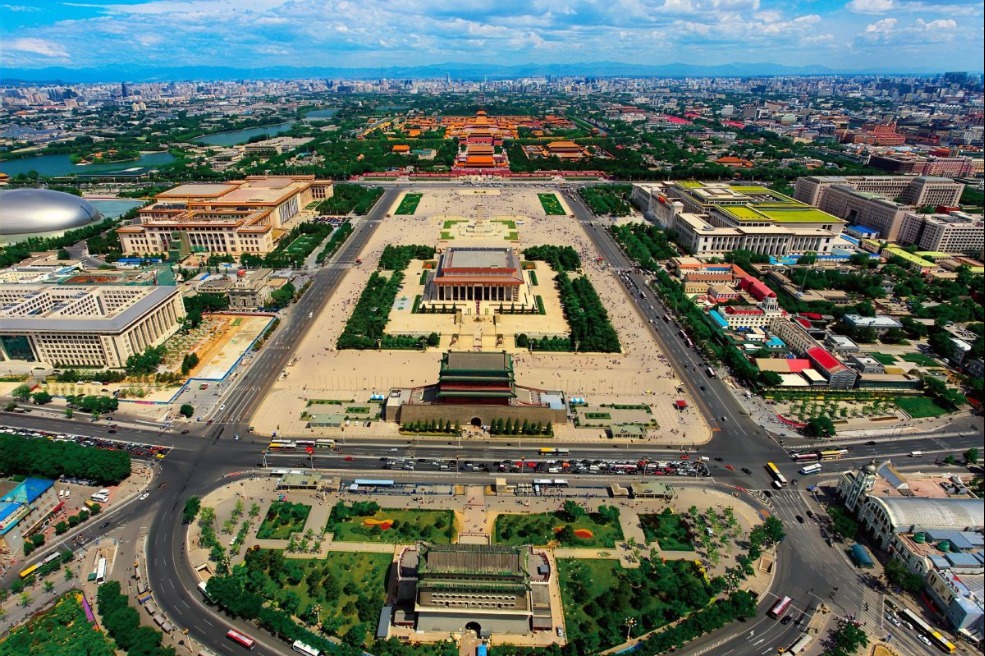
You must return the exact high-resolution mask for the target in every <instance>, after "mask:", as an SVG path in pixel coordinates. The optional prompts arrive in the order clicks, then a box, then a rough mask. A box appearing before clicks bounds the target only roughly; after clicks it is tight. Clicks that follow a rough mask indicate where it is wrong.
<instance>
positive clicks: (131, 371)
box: [126, 344, 168, 376]
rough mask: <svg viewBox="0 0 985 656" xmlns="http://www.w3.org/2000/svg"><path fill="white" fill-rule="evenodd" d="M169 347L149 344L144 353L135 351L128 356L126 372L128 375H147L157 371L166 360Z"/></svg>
mask: <svg viewBox="0 0 985 656" xmlns="http://www.w3.org/2000/svg"><path fill="white" fill-rule="evenodd" d="M167 352H168V350H167V347H165V346H164V345H163V344H162V345H160V346H148V347H147V348H146V349H144V351H143V353H134V354H133V355H131V356H130V357H128V358H127V362H126V372H127V375H128V376H146V375H148V374H153V373H157V368H158V367H159V366H161V363H162V362H164V356H165V355H167Z"/></svg>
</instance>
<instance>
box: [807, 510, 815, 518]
mask: <svg viewBox="0 0 985 656" xmlns="http://www.w3.org/2000/svg"><path fill="white" fill-rule="evenodd" d="M807 516H808V517H810V518H811V519H814V511H813V510H808V511H807Z"/></svg>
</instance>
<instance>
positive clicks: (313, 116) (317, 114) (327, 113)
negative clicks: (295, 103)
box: [304, 109, 338, 121]
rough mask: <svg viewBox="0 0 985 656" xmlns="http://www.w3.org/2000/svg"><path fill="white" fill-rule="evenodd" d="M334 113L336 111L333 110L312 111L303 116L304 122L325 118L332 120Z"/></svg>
mask: <svg viewBox="0 0 985 656" xmlns="http://www.w3.org/2000/svg"><path fill="white" fill-rule="evenodd" d="M336 111H338V110H335V109H316V110H314V111H311V112H308V113H307V114H305V115H304V120H306V121H314V120H320V119H325V118H332V117H333V116H335V112H336Z"/></svg>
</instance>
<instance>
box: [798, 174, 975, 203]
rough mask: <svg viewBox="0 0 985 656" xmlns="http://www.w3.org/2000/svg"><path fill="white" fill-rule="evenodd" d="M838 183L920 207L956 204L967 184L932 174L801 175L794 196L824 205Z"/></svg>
mask: <svg viewBox="0 0 985 656" xmlns="http://www.w3.org/2000/svg"><path fill="white" fill-rule="evenodd" d="M836 185H847V186H849V187H851V188H853V189H855V190H856V191H861V192H866V193H870V194H875V195H877V196H880V197H882V198H885V199H886V200H891V201H898V202H900V203H902V204H904V205H915V206H918V207H919V206H924V205H932V206H934V207H936V206H938V205H946V206H948V207H951V206H955V205H957V204H958V200H959V199H960V198H961V192H963V191H964V185H963V184H961V183H960V182H954V181H953V180H951V179H950V178H938V177H932V176H920V177H917V178H910V177H906V176H895V175H852V176H841V175H828V176H818V175H811V176H807V177H803V178H797V184H796V185H795V186H794V195H793V197H794V198H795V199H797V200H799V201H800V202H802V203H807V204H808V205H813V206H815V207H821V204H822V201H823V198H824V195H825V194H826V193H827V191H828V190H829V189H830V188H831V187H833V186H836Z"/></svg>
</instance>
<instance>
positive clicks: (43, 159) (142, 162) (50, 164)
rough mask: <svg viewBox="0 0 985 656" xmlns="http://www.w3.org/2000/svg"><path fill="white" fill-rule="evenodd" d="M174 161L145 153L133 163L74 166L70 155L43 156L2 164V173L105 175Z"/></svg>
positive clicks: (161, 155)
mask: <svg viewBox="0 0 985 656" xmlns="http://www.w3.org/2000/svg"><path fill="white" fill-rule="evenodd" d="M173 161H174V155H172V154H171V153H167V152H159V153H144V154H142V155H141V156H140V159H139V160H134V161H132V162H114V163H112V164H84V165H78V164H73V163H72V160H71V159H70V158H69V156H68V155H41V156H40V157H25V158H24V159H12V160H9V161H6V162H0V171H3V172H4V173H6V174H7V175H9V176H15V175H17V174H18V173H29V172H31V171H37V172H38V173H39V174H40V175H44V176H49V177H51V176H59V175H72V174H76V173H103V172H106V171H123V170H125V169H130V168H134V167H136V166H151V167H153V166H162V165H164V164H170V163H171V162H173Z"/></svg>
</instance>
